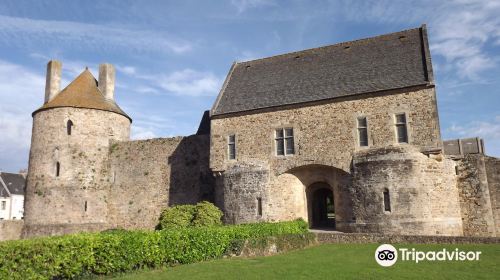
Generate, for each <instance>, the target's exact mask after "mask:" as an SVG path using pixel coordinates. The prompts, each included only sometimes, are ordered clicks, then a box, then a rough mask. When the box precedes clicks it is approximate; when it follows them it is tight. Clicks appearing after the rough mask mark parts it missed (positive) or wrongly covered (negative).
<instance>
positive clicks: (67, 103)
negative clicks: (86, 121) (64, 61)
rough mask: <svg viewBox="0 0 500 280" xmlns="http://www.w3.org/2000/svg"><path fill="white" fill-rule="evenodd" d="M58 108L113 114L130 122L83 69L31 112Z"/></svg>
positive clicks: (90, 74) (86, 70)
mask: <svg viewBox="0 0 500 280" xmlns="http://www.w3.org/2000/svg"><path fill="white" fill-rule="evenodd" d="M60 107H74V108H86V109H96V110H103V111H108V112H114V113H117V114H120V115H123V116H125V117H127V118H128V119H129V120H130V121H131V122H132V119H131V118H130V117H129V116H128V115H127V114H125V112H123V110H122V109H120V107H119V106H118V105H117V104H116V103H115V102H114V101H113V100H108V99H106V98H104V95H103V94H102V93H101V91H100V90H99V88H98V87H97V80H96V79H95V78H94V76H93V75H92V73H90V71H89V70H88V69H85V70H84V71H83V72H82V73H81V74H80V75H79V76H78V77H76V79H74V80H73V81H72V82H71V83H70V84H69V85H68V86H67V87H66V88H65V89H63V90H62V91H61V92H60V93H59V94H57V95H56V97H55V98H54V99H52V100H51V101H49V102H47V103H45V104H44V105H43V106H42V107H40V108H39V109H38V110H36V111H35V112H33V115H35V114H36V113H37V112H39V111H43V110H46V109H50V108H60Z"/></svg>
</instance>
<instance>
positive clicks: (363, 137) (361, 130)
mask: <svg viewBox="0 0 500 280" xmlns="http://www.w3.org/2000/svg"><path fill="white" fill-rule="evenodd" d="M358 136H359V146H360V147H366V146H368V126H367V123H366V117H359V118H358Z"/></svg>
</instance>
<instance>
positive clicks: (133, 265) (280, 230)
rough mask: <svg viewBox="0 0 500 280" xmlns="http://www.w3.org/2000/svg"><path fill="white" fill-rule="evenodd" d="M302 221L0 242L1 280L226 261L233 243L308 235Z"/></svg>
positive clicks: (106, 233) (47, 277)
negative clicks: (273, 237)
mask: <svg viewBox="0 0 500 280" xmlns="http://www.w3.org/2000/svg"><path fill="white" fill-rule="evenodd" d="M305 232H307V224H306V223H305V222H304V221H302V220H296V221H293V222H281V223H258V224H246V225H237V226H221V227H199V228H184V229H178V230H161V231H125V232H123V231H111V232H101V233H82V234H74V235H66V236H58V237H44V238H37V239H28V240H16V241H5V242H0V256H1V257H0V279H54V278H55V279H58V278H75V277H78V276H82V275H105V274H111V273H116V272H126V271H131V270H135V269H141V268H153V267H158V266H163V265H175V264H185V263H193V262H198V261H202V260H208V259H212V258H218V257H221V256H222V255H223V254H224V253H225V252H227V250H228V248H229V247H230V245H231V242H232V241H233V240H237V239H248V238H259V237H266V236H276V235H281V234H291V233H305Z"/></svg>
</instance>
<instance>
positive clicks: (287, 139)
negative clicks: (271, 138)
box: [275, 128, 295, 156]
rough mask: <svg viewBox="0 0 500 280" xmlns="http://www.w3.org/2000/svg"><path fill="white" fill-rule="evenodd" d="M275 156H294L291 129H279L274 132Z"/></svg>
mask: <svg viewBox="0 0 500 280" xmlns="http://www.w3.org/2000/svg"><path fill="white" fill-rule="evenodd" d="M275 139H276V154H277V155H278V156H285V155H293V154H295V146H294V145H295V143H294V140H293V128H280V129H277V130H276V138H275Z"/></svg>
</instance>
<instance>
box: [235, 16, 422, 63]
mask: <svg viewBox="0 0 500 280" xmlns="http://www.w3.org/2000/svg"><path fill="white" fill-rule="evenodd" d="M424 26H425V24H423V25H421V26H420V27H415V28H409V29H405V30H401V31H396V32H391V33H385V34H380V35H376V36H372V37H368V38H360V39H356V40H351V41H344V42H339V43H335V44H330V45H324V46H320V47H315V48H309V49H305V50H300V51H292V52H287V53H281V54H277V55H271V56H267V57H262V58H257V59H253V60H247V61H237V63H238V64H246V63H250V62H256V61H260V60H267V59H273V58H278V57H282V56H287V55H292V54H299V53H305V52H310V51H315V50H321V49H325V48H330V47H336V46H342V45H346V44H352V43H359V42H361V41H370V40H373V39H379V38H382V37H390V36H394V35H395V34H398V33H405V32H409V31H414V30H420V29H422V28H423V27H424Z"/></svg>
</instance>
